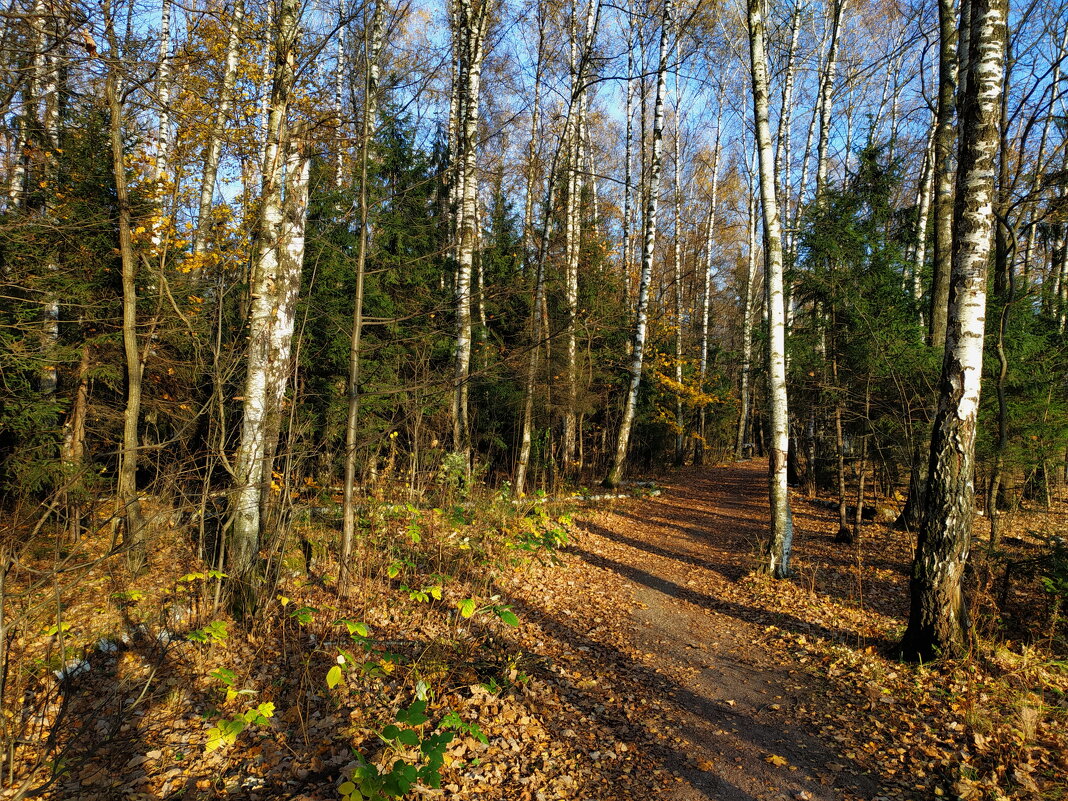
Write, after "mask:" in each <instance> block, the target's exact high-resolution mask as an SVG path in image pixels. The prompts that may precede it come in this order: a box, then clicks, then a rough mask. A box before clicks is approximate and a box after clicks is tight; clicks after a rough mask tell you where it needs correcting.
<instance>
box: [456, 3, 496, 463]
mask: <svg viewBox="0 0 1068 801" xmlns="http://www.w3.org/2000/svg"><path fill="white" fill-rule="evenodd" d="M489 2H490V0H454V4H453V18H454V26H453V48H454V53H455V54H456V56H455V57H456V58H457V60H458V64H459V66H458V71H457V73H456V76H455V82H456V87H455V89H454V91H455V92H456V95H457V113H458V125H457V147H455V148H454V149H453V152H454V153H455V154H456V165H457V175H458V183H459V195H458V198H457V200H458V202H459V213H458V220H457V228H458V231H457V247H456V288H455V298H456V355H455V370H454V377H453V397H452V424H453V449H454V450H455V451H457V452H459V453H463V454H465V455H469V454H470V447H471V442H470V437H471V435H470V431H469V429H468V425H469V414H468V402H467V397H468V380H469V378H470V373H471V271H472V268H473V266H474V255H475V248H476V247H477V245H478V224H477V219H476V218H477V209H476V203H477V193H478V175H477V167H478V163H477V158H476V157H477V144H478V120H479V92H480V88H481V81H482V62H483V57H484V54H485V41H486V28H487V25H488V24H489Z"/></svg>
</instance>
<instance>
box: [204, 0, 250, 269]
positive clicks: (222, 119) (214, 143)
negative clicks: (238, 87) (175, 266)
mask: <svg viewBox="0 0 1068 801" xmlns="http://www.w3.org/2000/svg"><path fill="white" fill-rule="evenodd" d="M244 18H245V4H244V0H236V2H235V3H234V7H233V10H232V11H231V12H230V22H229V24H228V26H227V33H226V63H225V66H224V67H223V80H222V85H221V86H220V87H219V96H218V99H217V101H216V102H217V105H216V106H215V116H214V117H213V118H212V123H211V129H210V130H209V131H208V141H207V144H206V145H205V146H204V172H203V174H202V175H201V179H200V199H199V203H198V206H197V209H198V213H197V225H196V230H195V232H194V236H193V252H194V253H197V254H200V253H204V251H205V249H206V248H207V238H208V232H209V230H210V228H209V226H210V225H211V208H212V202H213V200H214V199H215V181H216V178H217V177H218V175H219V158H220V156H221V154H222V137H223V132H224V131H225V130H226V124H227V121H228V119H229V116H230V107H231V106H232V104H233V96H234V86H235V84H236V83H237V66H238V59H239V57H240V51H239V48H238V45H239V43H240V39H241V27H242V25H243V23H244Z"/></svg>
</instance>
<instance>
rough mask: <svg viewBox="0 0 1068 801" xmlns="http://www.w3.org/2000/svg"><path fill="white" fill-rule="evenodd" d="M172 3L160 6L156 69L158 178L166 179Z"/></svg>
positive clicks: (169, 151)
mask: <svg viewBox="0 0 1068 801" xmlns="http://www.w3.org/2000/svg"><path fill="white" fill-rule="evenodd" d="M171 3H172V0H163V2H162V4H161V6H160V22H159V61H158V63H157V68H156V69H157V71H156V101H157V102H158V103H159V118H158V120H157V122H158V127H157V130H156V180H157V181H166V180H167V177H168V175H167V173H168V168H169V163H170V155H171Z"/></svg>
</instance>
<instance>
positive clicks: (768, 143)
mask: <svg viewBox="0 0 1068 801" xmlns="http://www.w3.org/2000/svg"><path fill="white" fill-rule="evenodd" d="M841 2H844V0H841ZM762 5H763V3H762V0H749V5H748V12H749V13H748V22H749V54H750V67H751V77H752V84H753V119H754V120H755V122H756V144H757V154H758V157H759V165H760V198H761V205H762V207H763V211H764V251H765V252H764V264H765V269H766V273H767V276H766V279H765V291H766V293H767V298H766V299H767V304H768V313H767V327H768V332H767V334H768V418H769V421H770V424H771V431H770V442H769V447H768V453H769V457H770V461H769V484H770V500H771V535H770V537H769V538H768V542H767V545H766V549H765V560H764V570H765V571H766V572H767V573H769V574H770V575H772V576H774V577H775V578H785V577H787V576H789V575H790V550H791V547H792V545H793V520H792V518H791V515H790V495H789V489H788V488H787V484H786V462H787V453H788V450H789V442H790V422H789V412H788V409H787V399H786V309H785V303H784V297H783V255H782V225H781V224H780V221H779V205H778V201H777V200H776V197H775V193H776V189H777V187H778V182H777V180H776V178H775V150H774V145H773V143H772V139H771V126H770V124H769V123H768V62H767V55H766V52H765V47H764V41H765V38H764V37H765V34H764V16H763V11H762Z"/></svg>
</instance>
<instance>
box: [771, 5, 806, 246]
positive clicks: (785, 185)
mask: <svg viewBox="0 0 1068 801" xmlns="http://www.w3.org/2000/svg"><path fill="white" fill-rule="evenodd" d="M800 34H801V4H800V2H798V3H795V5H794V8H793V11H792V12H791V13H790V47H789V50H788V51H787V53H786V66H785V68H784V69H783V79H782V81H783V83H782V113H781V114H780V115H779V132H778V136H777V137H776V139H775V174H776V175H777V176H778V177H779V179H780V180H781V181H782V184H781V186H780V192H781V196H780V197H779V204H780V208H779V219H781V220H788V219H789V218H790V141H791V128H792V125H793V113H794V73H795V72H796V69H795V67H796V57H797V40H798V38H799V37H800ZM793 239H794V236H793V234H792V233H787V234H786V235H785V243H784V247H785V250H786V254H787V257H788V260H789V261H790V262H791V263H792V262H793V256H792V254H793V252H794V246H793Z"/></svg>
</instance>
